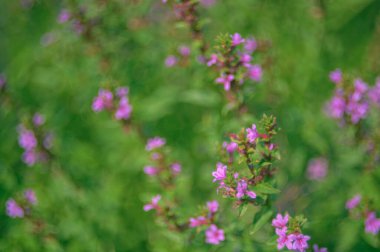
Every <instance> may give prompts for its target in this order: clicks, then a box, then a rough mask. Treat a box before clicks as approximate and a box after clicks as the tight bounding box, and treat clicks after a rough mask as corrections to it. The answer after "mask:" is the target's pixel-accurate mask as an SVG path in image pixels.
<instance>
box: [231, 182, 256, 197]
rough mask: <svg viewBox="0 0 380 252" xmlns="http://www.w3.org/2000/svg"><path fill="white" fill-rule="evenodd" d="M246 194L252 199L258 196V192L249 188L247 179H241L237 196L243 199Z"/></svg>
mask: <svg viewBox="0 0 380 252" xmlns="http://www.w3.org/2000/svg"><path fill="white" fill-rule="evenodd" d="M245 195H247V196H248V197H250V198H252V199H255V198H256V193H254V192H253V191H249V190H248V184H247V181H245V180H240V181H239V182H238V184H237V187H236V198H238V199H241V198H243V197H244V196H245Z"/></svg>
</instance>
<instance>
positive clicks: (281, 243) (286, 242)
mask: <svg viewBox="0 0 380 252" xmlns="http://www.w3.org/2000/svg"><path fill="white" fill-rule="evenodd" d="M276 234H277V235H278V239H277V248H278V250H281V249H283V248H284V247H285V246H286V247H287V248H288V249H289V250H292V249H293V240H292V237H290V236H289V235H287V234H286V229H276Z"/></svg>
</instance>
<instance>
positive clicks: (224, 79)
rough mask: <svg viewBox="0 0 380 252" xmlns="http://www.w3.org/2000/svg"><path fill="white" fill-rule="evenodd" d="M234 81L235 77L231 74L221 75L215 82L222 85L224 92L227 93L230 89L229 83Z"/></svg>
mask: <svg viewBox="0 0 380 252" xmlns="http://www.w3.org/2000/svg"><path fill="white" fill-rule="evenodd" d="M234 79H235V77H234V76H233V75H232V74H228V75H225V74H222V75H221V76H220V77H218V78H217V79H216V80H215V82H216V83H220V84H223V85H224V90H226V91H228V90H230V89H231V82H232V81H233V80H234Z"/></svg>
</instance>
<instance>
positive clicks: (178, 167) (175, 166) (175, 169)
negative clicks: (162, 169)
mask: <svg viewBox="0 0 380 252" xmlns="http://www.w3.org/2000/svg"><path fill="white" fill-rule="evenodd" d="M170 168H171V170H172V173H173V174H174V175H178V174H179V173H180V172H181V169H182V167H181V164H179V163H174V164H172V165H171V166H170Z"/></svg>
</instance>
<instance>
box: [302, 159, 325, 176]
mask: <svg viewBox="0 0 380 252" xmlns="http://www.w3.org/2000/svg"><path fill="white" fill-rule="evenodd" d="M327 170H328V162H327V160H326V159H325V158H323V157H319V158H313V159H311V160H310V161H309V164H308V166H307V177H308V178H309V179H310V180H318V181H321V180H323V179H324V178H325V177H326V175H327Z"/></svg>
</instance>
